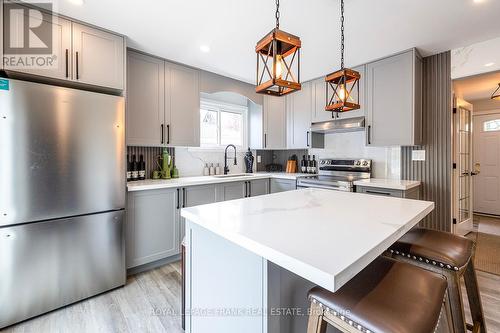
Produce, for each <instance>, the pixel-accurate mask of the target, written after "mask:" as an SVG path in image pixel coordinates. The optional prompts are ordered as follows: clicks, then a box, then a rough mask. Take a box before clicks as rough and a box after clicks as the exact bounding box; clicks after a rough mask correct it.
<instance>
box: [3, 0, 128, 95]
mask: <svg viewBox="0 0 500 333" xmlns="http://www.w3.org/2000/svg"><path fill="white" fill-rule="evenodd" d="M18 6H19V8H20V9H23V10H20V11H12V12H13V13H14V16H13V18H14V21H15V22H17V24H11V25H10V27H11V29H12V28H13V29H15V30H14V31H11V32H10V36H12V37H14V39H13V40H11V41H10V44H11V45H23V44H24V41H23V38H24V37H23V36H24V32H23V29H24V25H23V24H22V22H23V21H26V20H29V18H30V15H36V11H33V10H30V7H27V6H23V5H20V4H18ZM40 10H41V11H44V10H43V9H40ZM36 19H38V16H37V17H36ZM43 19H44V20H45V22H46V23H48V24H47V25H42V26H41V27H42V28H46V29H51V31H50V32H49V33H51V34H52V36H53V38H52V53H53V54H54V55H55V60H54V66H53V67H52V68H46V69H42V68H33V69H30V68H21V67H18V66H9V65H8V64H6V65H5V70H10V71H14V72H22V73H27V74H34V75H38V76H41V77H46V78H50V79H59V80H65V81H72V82H80V83H84V84H88V85H94V86H100V87H105V88H111V89H114V90H123V89H124V86H125V68H124V66H125V64H124V63H125V39H124V37H123V36H121V35H117V34H113V33H110V32H107V31H104V30H101V29H96V28H93V27H90V26H87V25H84V24H80V23H76V22H72V21H71V20H69V19H65V18H62V17H59V16H58V15H57V14H54V13H48V15H45V16H43ZM4 22H5V21H4ZM11 23H12V22H11ZM3 42H5V40H3Z"/></svg>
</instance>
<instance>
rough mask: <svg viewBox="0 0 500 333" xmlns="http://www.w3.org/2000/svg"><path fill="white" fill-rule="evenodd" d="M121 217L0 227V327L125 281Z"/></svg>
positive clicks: (111, 214)
mask: <svg viewBox="0 0 500 333" xmlns="http://www.w3.org/2000/svg"><path fill="white" fill-rule="evenodd" d="M123 218H124V212H123V211H117V212H109V213H102V214H95V215H87V216H82V217H75V218H70V219H62V220H54V221H47V222H39V223H32V224H26V225H20V226H14V227H4V228H0V309H1V311H0V328H2V327H5V326H8V325H11V324H14V323H16V322H18V321H21V320H24V319H27V318H30V317H33V316H36V315H39V314H42V313H44V312H47V311H51V310H53V309H56V308H59V307H61V306H64V305H67V304H70V303H73V302H76V301H78V300H81V299H84V298H87V297H89V296H93V295H96V294H99V293H101V292H104V291H106V290H109V289H113V288H115V287H119V286H121V285H124V284H125V279H126V272H125V257H124V242H123Z"/></svg>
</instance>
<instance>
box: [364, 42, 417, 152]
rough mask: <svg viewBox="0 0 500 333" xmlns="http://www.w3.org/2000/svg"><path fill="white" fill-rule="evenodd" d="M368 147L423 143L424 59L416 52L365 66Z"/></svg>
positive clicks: (411, 51) (408, 52) (409, 52)
mask: <svg viewBox="0 0 500 333" xmlns="http://www.w3.org/2000/svg"><path fill="white" fill-rule="evenodd" d="M366 108H367V124H366V125H367V128H366V132H367V133H366V134H367V145H371V146H393V145H397V146H413V145H418V144H421V142H422V127H421V126H422V119H421V117H422V59H421V58H420V56H419V55H418V54H417V51H416V50H415V49H412V50H410V51H407V52H404V53H400V54H397V55H395V56H392V57H388V58H385V59H382V60H379V61H375V62H372V63H369V64H367V65H366Z"/></svg>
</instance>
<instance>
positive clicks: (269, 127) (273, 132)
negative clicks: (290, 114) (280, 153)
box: [264, 96, 286, 149]
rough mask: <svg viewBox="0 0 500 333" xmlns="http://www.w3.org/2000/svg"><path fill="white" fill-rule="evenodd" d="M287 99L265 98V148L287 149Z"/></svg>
mask: <svg viewBox="0 0 500 333" xmlns="http://www.w3.org/2000/svg"><path fill="white" fill-rule="evenodd" d="M285 101H286V99H285V98H283V97H274V96H264V148H271V149H286V102H285Z"/></svg>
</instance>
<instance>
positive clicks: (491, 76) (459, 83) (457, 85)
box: [453, 71, 500, 102]
mask: <svg viewBox="0 0 500 333" xmlns="http://www.w3.org/2000/svg"><path fill="white" fill-rule="evenodd" d="M499 83H500V71H497V72H493V73H487V74H481V75H475V76H470V77H467V78H463V79H458V80H454V81H453V90H454V92H455V94H456V95H457V96H459V97H461V98H463V99H465V100H466V101H468V102H472V101H477V100H482V99H489V98H490V97H491V95H492V94H493V92H494V91H495V89H496V88H497V87H498V84H499Z"/></svg>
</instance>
